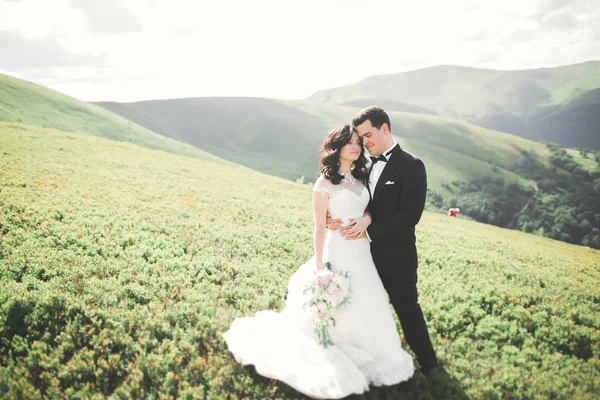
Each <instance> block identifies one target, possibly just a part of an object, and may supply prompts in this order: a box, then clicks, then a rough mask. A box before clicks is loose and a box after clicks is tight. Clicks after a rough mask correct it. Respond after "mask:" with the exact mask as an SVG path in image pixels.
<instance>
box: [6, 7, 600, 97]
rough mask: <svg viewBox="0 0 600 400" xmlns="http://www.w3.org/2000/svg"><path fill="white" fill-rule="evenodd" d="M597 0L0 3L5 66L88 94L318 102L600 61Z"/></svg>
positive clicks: (32, 78) (13, 73)
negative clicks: (426, 73) (382, 87)
mask: <svg viewBox="0 0 600 400" xmlns="http://www.w3.org/2000/svg"><path fill="white" fill-rule="evenodd" d="M597 1H598V0H502V1H497V0H496V1H491V0H411V1H407V0H390V1H379V0H370V1H369V0H365V1H363V0H301V1H298V0H289V1H288V0H252V1H249V0H218V1H217V0H211V1H205V0H52V1H48V0H0V73H4V74H8V75H11V76H15V77H17V78H20V79H25V80H28V81H31V82H34V83H38V84H41V85H44V86H47V87H50V88H52V89H54V90H57V91H59V92H62V93H65V94H68V95H70V96H73V97H75V98H77V99H80V100H84V101H108V100H111V101H121V102H131V101H139V100H148V99H165V98H179V97H200V96H253V97H269V98H281V99H300V98H305V97H308V96H309V95H311V94H312V93H314V92H315V91H318V90H321V89H328V88H332V87H337V86H343V85H347V84H351V83H354V82H357V81H359V80H361V79H364V78H366V77H369V76H373V75H379V74H393V73H400V72H404V71H409V70H414V69H419V68H424V67H429V66H434V65H462V66H470V67H481V68H492V69H507V70H514V69H530V68H541V67H555V66H560V65H567V64H575V63H580V62H584V61H589V60H600V7H598V6H597V5H596V6H594V3H597Z"/></svg>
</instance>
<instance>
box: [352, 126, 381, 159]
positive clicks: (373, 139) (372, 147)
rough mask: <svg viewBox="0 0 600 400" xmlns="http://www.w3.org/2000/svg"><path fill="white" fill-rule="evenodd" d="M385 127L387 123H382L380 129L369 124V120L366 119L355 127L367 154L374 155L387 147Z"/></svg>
mask: <svg viewBox="0 0 600 400" xmlns="http://www.w3.org/2000/svg"><path fill="white" fill-rule="evenodd" d="M387 129H388V128H387V124H383V125H382V126H381V128H380V129H377V128H375V127H374V126H373V125H371V121H369V120H366V121H365V122H363V123H362V124H360V125H359V126H357V127H356V133H358V136H359V137H361V138H362V140H363V146H365V148H366V149H367V151H368V152H369V154H370V155H372V156H375V157H376V156H378V155H380V154H381V153H383V152H384V151H385V150H386V149H387V148H388V147H389V143H388V141H389V140H388V136H389V133H387V134H386V132H388V131H387Z"/></svg>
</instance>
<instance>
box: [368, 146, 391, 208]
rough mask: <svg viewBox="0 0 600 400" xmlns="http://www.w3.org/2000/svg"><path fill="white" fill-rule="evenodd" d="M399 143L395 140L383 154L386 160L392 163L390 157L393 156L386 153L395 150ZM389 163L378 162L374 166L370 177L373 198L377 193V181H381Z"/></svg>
mask: <svg viewBox="0 0 600 400" xmlns="http://www.w3.org/2000/svg"><path fill="white" fill-rule="evenodd" d="M397 144H398V143H396V141H395V140H394V143H393V144H392V145H391V146H390V147H389V148H388V149H387V150H386V151H384V152H383V153H381V154H383V156H384V157H385V159H386V160H388V161H390V157H391V154H389V155H386V153H387V152H388V151H390V150H391V149H393V148H394V147H395V146H396V145H397ZM386 164H387V163H384V162H381V161H378V162H376V163H375V165H373V168H372V169H371V175H370V176H369V190H370V191H371V196H372V195H373V192H374V191H375V187H376V186H377V181H379V177H380V176H381V173H382V172H383V169H384V168H385V166H386Z"/></svg>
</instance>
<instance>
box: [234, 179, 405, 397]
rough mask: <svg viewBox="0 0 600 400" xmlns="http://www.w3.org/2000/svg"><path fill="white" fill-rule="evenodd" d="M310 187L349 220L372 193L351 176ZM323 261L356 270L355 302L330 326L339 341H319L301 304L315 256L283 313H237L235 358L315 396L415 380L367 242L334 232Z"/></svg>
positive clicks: (292, 284) (294, 282) (296, 278)
mask: <svg viewBox="0 0 600 400" xmlns="http://www.w3.org/2000/svg"><path fill="white" fill-rule="evenodd" d="M313 190H314V191H315V192H319V193H320V194H322V195H327V196H329V212H330V213H331V216H332V217H333V218H340V219H342V220H343V221H344V224H348V222H349V219H350V218H358V217H361V216H362V215H363V213H364V211H365V208H366V207H367V204H368V202H369V192H368V190H367V189H366V187H365V186H364V185H363V184H362V183H361V182H360V181H357V180H356V179H354V177H352V175H347V176H346V177H345V178H344V180H343V181H342V182H341V183H340V184H339V185H333V184H332V183H331V182H330V181H329V180H326V179H324V178H323V177H320V178H319V179H318V180H317V182H316V183H315V186H314V189H313ZM315 195H319V194H318V193H315ZM323 261H330V262H331V265H332V267H331V268H332V270H333V272H334V273H337V272H338V271H340V270H342V271H348V272H350V273H351V275H352V277H351V278H350V279H351V285H352V297H351V300H350V303H349V304H347V305H346V306H345V307H344V308H343V309H342V310H340V311H339V312H337V313H335V314H334V315H333V316H334V318H335V319H336V326H335V327H330V328H329V332H330V334H331V338H332V341H333V343H334V346H328V347H327V348H324V347H322V346H321V345H320V344H319V343H318V341H317V337H316V334H315V333H314V323H313V320H312V318H311V316H310V315H309V313H308V312H307V311H304V310H303V309H302V305H303V304H304V303H305V302H306V300H307V297H306V296H305V295H304V294H303V293H302V291H303V287H304V286H305V284H306V282H307V280H309V279H311V278H313V277H314V273H313V271H314V269H315V265H314V257H313V258H312V259H310V260H309V261H308V262H307V263H306V264H304V265H302V266H301V267H300V268H298V270H297V271H296V272H295V273H294V274H293V275H292V277H291V279H290V281H289V284H288V296H287V299H286V302H285V308H284V309H283V310H282V311H281V312H280V313H276V312H274V311H269V310H265V311H260V312H258V313H257V314H256V315H255V316H254V317H245V318H237V319H235V321H233V323H232V324H231V327H230V329H229V330H228V331H227V332H225V333H224V334H223V336H224V338H225V341H226V342H227V346H228V348H229V350H230V351H231V353H233V355H234V357H235V358H236V360H237V361H239V362H241V363H243V364H245V365H246V364H253V365H254V366H255V367H256V371H257V372H258V373H259V374H261V375H263V376H266V377H269V378H274V379H278V380H280V381H283V382H285V383H287V384H288V385H290V386H291V387H293V388H294V389H296V390H298V391H299V392H301V393H303V394H305V395H307V396H310V397H313V398H318V399H330V398H333V399H335V398H342V397H346V396H349V395H351V394H360V393H363V392H364V391H367V390H369V384H372V385H375V386H381V385H394V384H397V383H399V382H402V381H405V380H408V379H410V378H411V377H412V375H413V372H414V366H413V360H412V358H411V357H410V355H409V354H408V353H406V352H405V351H404V350H403V349H402V347H401V343H400V336H399V334H398V332H397V330H396V325H395V323H394V320H393V318H392V312H391V309H390V305H389V303H388V298H387V294H386V292H385V289H384V287H383V284H382V283H381V280H380V278H379V275H378V274H377V270H376V269H375V265H374V264H373V259H372V258H371V252H370V245H369V241H368V239H366V238H365V239H359V240H345V239H344V238H342V237H341V236H340V235H339V234H338V233H337V232H332V231H330V232H328V234H327V238H326V240H325V248H324V255H323Z"/></svg>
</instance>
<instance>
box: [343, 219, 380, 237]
mask: <svg viewBox="0 0 600 400" xmlns="http://www.w3.org/2000/svg"><path fill="white" fill-rule="evenodd" d="M371 222H372V221H371V216H370V215H365V216H363V217H360V218H356V219H350V223H349V224H348V225H347V226H344V227H342V228H340V236H342V237H343V238H345V239H347V240H356V239H362V238H364V237H366V230H367V228H368V227H369V225H371Z"/></svg>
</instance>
